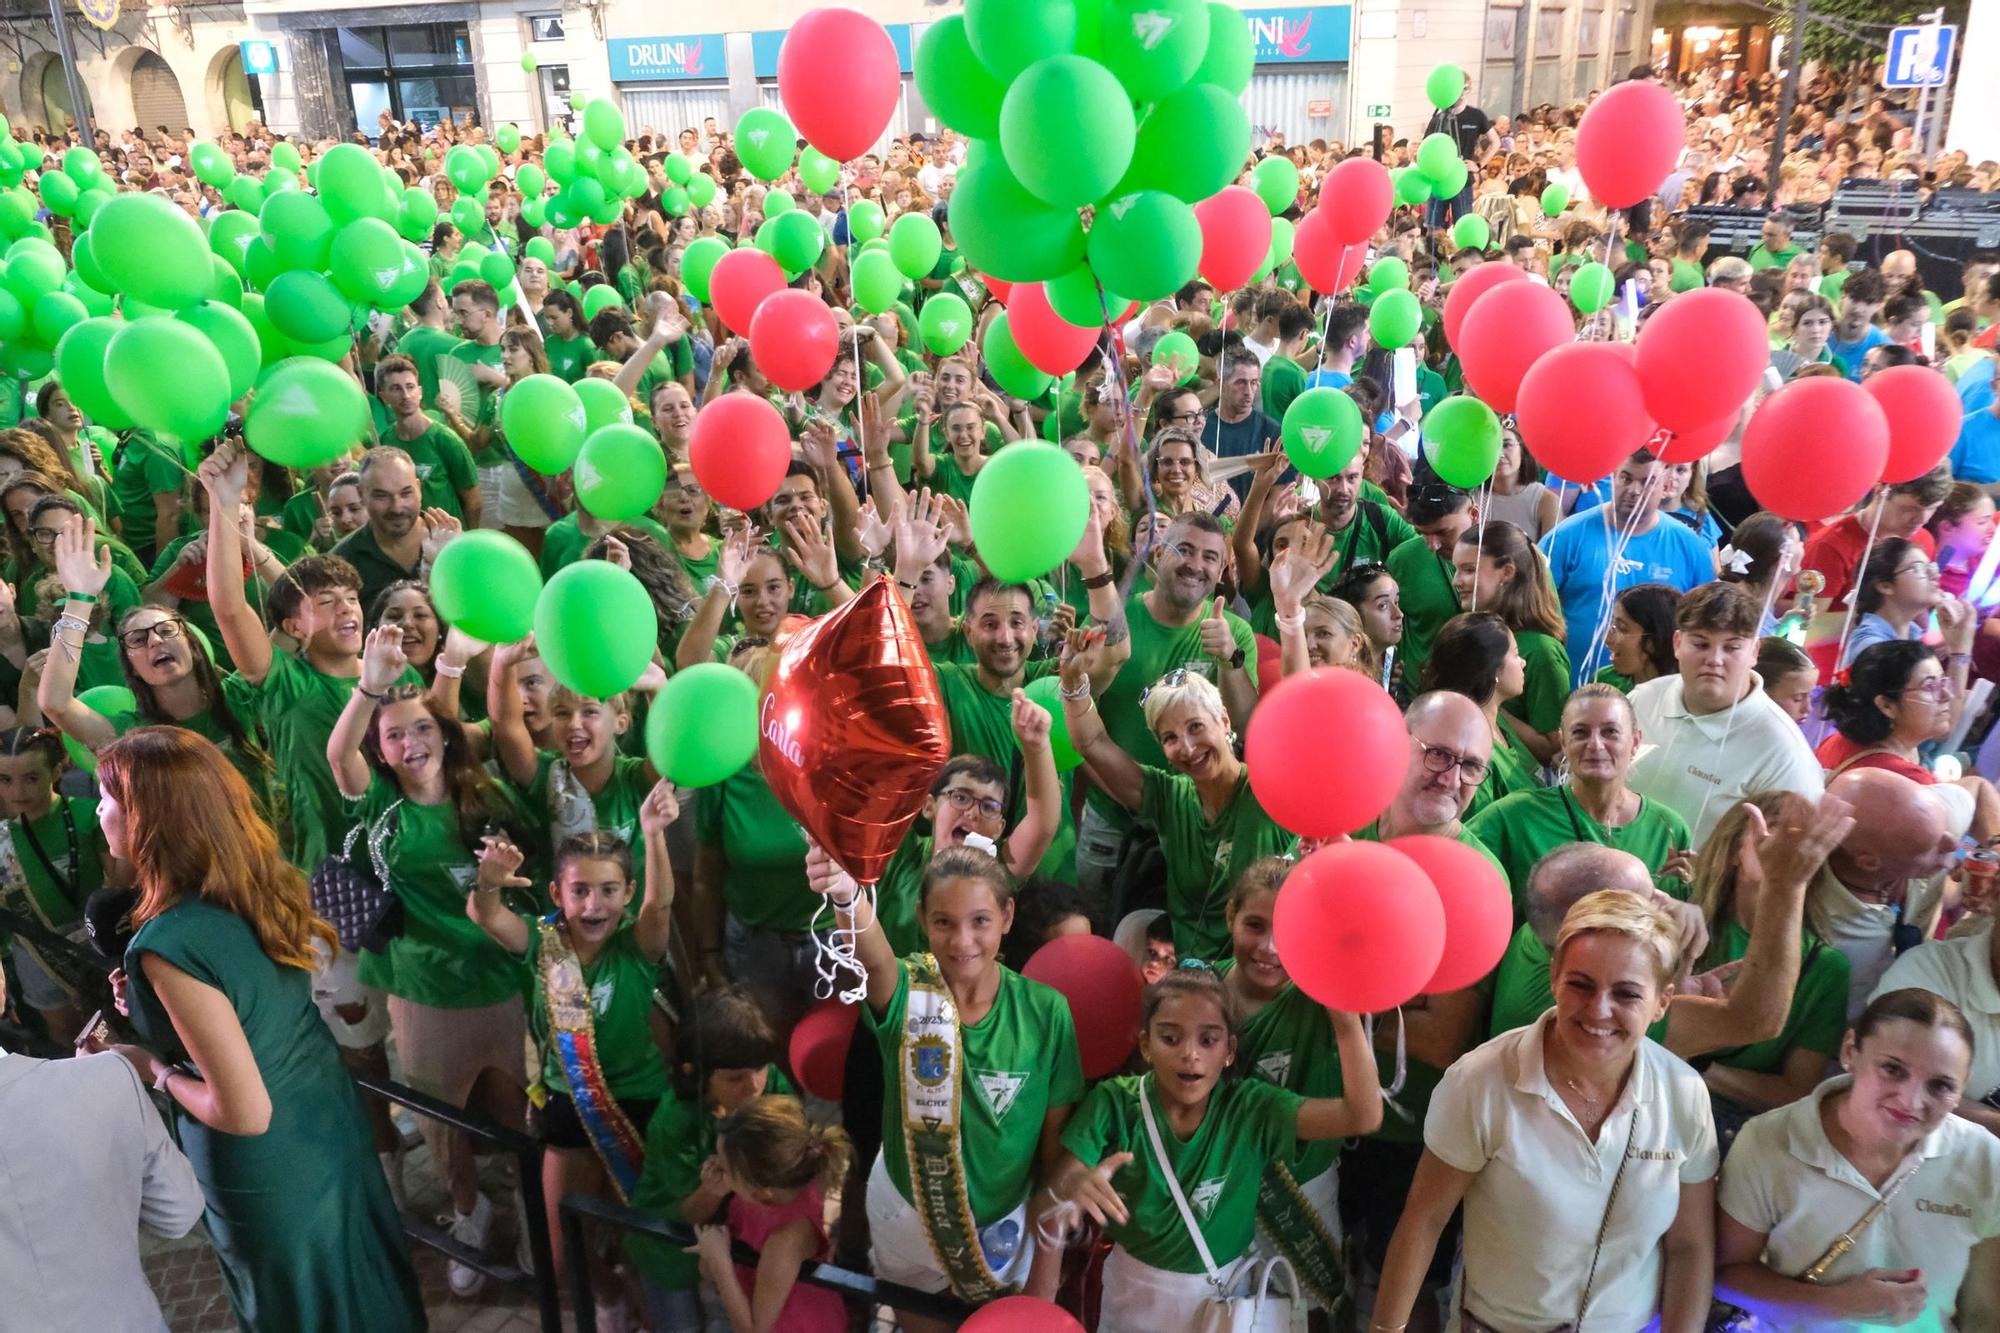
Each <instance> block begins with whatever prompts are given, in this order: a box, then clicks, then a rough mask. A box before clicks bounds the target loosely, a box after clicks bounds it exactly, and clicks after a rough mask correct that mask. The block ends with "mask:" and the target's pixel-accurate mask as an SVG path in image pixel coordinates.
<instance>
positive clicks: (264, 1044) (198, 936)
mask: <svg viewBox="0 0 2000 1333" xmlns="http://www.w3.org/2000/svg"><path fill="white" fill-rule="evenodd" d="M149 953H150V954H155V955H157V956H158V957H160V958H161V959H163V960H164V961H166V962H169V963H172V964H173V965H174V966H175V967H178V968H179V969H181V970H182V971H183V972H186V973H187V974H188V975H189V976H191V977H193V978H194V979H195V980H197V981H200V982H203V983H204V984H206V985H209V986H213V987H215V988H216V989H217V990H220V991H221V992H222V993H223V994H224V995H225V996H227V997H228V999H229V1003H230V1006H231V1007H232V1008H234V1009H235V1011H236V1016H237V1019H238V1021H240V1022H241V1023H242V1025H243V1035H244V1037H245V1038H246V1039H247V1040H248V1042H249V1044H250V1054H251V1055H252V1056H253V1057H254V1058H255V1059H256V1061H257V1069H258V1072H259V1073H260V1074H261V1075H262V1076H263V1080H264V1087H265V1089H266V1090H267V1091H268V1092H269V1093H270V1097H271V1124H270V1128H269V1129H267V1130H266V1131H265V1132H264V1133H262V1134H259V1135H255V1136H252V1137H245V1136H242V1135H236V1134H225V1133H222V1132H220V1131H218V1130H213V1129H210V1128H209V1127H208V1126H206V1125H204V1124H202V1123H201V1122H200V1121H198V1120H196V1119H195V1118H194V1117H193V1116H190V1115H189V1114H187V1112H185V1111H183V1110H181V1109H179V1107H178V1106H176V1107H175V1109H174V1116H173V1118H174V1127H175V1130H176V1136H177V1137H178V1138H179V1140H180V1144H181V1148H182V1150H183V1151H184V1152H186V1153H187V1155H188V1160H189V1161H191V1162H192V1163H193V1164H194V1170H195V1176H196V1178H198V1179H199V1180H200V1181H201V1190H202V1193H203V1195H205V1196H206V1197H207V1199H208V1212H207V1217H206V1220H207V1222H208V1233H209V1237H210V1239H211V1240H213V1241H214V1243H215V1252H216V1257H217V1258H218V1259H219V1260H220V1261H221V1263H222V1275H223V1281H224V1283H225V1285H226V1286H227V1287H228V1290H229V1303H230V1305H231V1306H232V1307H233V1308H234V1309H235V1311H236V1318H237V1321H238V1323H240V1324H241V1325H242V1327H243V1328H245V1329H249V1330H252V1333H267V1331H268V1333H301V1331H303V1330H313V1331H314V1333H336V1331H337V1330H353V1331H354V1333H395V1331H396V1330H400V1329H421V1328H423V1327H425V1323H426V1321H425V1317H424V1309H423V1300H422V1297H421V1296H420V1295H419V1294H418V1290H417V1277H416V1272H415V1270H414V1269H412V1268H411V1266H410V1254H409V1249H408V1247H407V1246H406V1244H405V1243H404V1240H403V1228H402V1223H401V1220H400V1219H399V1218H398V1217H397V1215H396V1206H395V1204H394V1203H393V1202H391V1200H390V1198H389V1185H388V1182H387V1180H385V1179H384V1178H383V1175H382V1169H381V1166H380V1165H379V1164H378V1163H377V1162H376V1160H375V1147H374V1143H373V1141H372V1140H371V1139H370V1137H369V1131H368V1121H367V1118H366V1116H365V1115H364V1113H363V1111H362V1106H361V1094H360V1093H359V1092H358V1091H357V1090H356V1089H355V1086H354V1083H353V1081H352V1080H351V1079H349V1077H348V1074H347V1069H346V1067H345V1066H344V1065H342V1064H341V1062H340V1051H339V1048H338V1047H336V1046H335V1045H334V1043H333V1034H332V1033H330V1032H329V1031H328V1030H327V1027H326V1024H325V1023H323V1022H321V1021H320V1016H319V1011H318V1010H317V1009H315V1008H314V1007H313V1000H312V974H311V973H310V972H308V971H306V970H305V969H303V968H297V967H281V966H279V965H278V964H277V963H274V962H272V961H271V959H270V957H269V956H267V955H266V954H265V953H264V951H263V949H262V948H261V947H260V946H259V945H258V943H257V937H256V935H255V934H253V933H252V932H251V930H250V927H249V926H248V925H247V924H245V922H244V921H243V919H242V918H241V917H238V916H236V915H235V914H234V913H231V912H226V911H224V910H223V909H221V908H219V907H215V906H212V905H210V904H208V903H205V902H201V901H199V900H196V899H184V900H182V901H181V902H179V903H177V904H175V905H174V906H173V907H170V908H168V909H167V910H166V911H165V912H162V913H161V914H160V915H159V916H157V917H154V918H153V919H152V920H151V921H148V922H147V923H146V924H145V925H143V926H141V927H140V928H139V933H138V934H137V935H136V936H134V937H133V940H132V944H131V947H130V948H129V949H128V950H127V951H126V955H125V958H126V962H125V970H126V974H127V976H129V977H130V979H131V1009H132V1024H133V1026H134V1027H135V1028H137V1029H138V1031H139V1035H140V1037H141V1039H142V1040H144V1041H145V1042H146V1043H147V1045H149V1046H150V1047H152V1048H153V1049H154V1050H156V1051H158V1052H159V1053H160V1054H161V1055H162V1056H163V1057H166V1058H184V1052H183V1049H182V1047H181V1044H180V1039H179V1036H178V1034H176V1032H175V1031H174V1026H173V1023H172V1021H171V1020H170V1019H169V1018H168V1017H167V1011H166V1009H165V1007H164V1006H163V1005H162V1004H161V1003H160V999H159V996H158V995H157V994H156V993H155V992H154V990H153V988H152V987H151V986H150V985H149V984H148V983H147V980H146V973H145V970H144V969H143V968H142V967H141V965H140V956H141V955H143V954H149Z"/></svg>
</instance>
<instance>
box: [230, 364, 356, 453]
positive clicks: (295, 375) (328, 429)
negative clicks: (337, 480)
mask: <svg viewBox="0 0 2000 1333" xmlns="http://www.w3.org/2000/svg"><path fill="white" fill-rule="evenodd" d="M367 437H368V399H367V397H366V395H364V394H363V393H362V392H361V386H360V385H359V384H357V383H355V380H354V377H353V376H352V375H350V374H348V373H347V372H346V371H344V370H342V369H341V368H340V367H339V366H336V365H334V364H333V363H332V362H330V361H322V360H320V359H319V358H318V357H313V356H294V357H288V358H287V359H285V360H283V361H280V362H278V363H277V364H276V365H274V366H272V367H271V368H270V369H269V370H267V371H265V372H264V375H263V378H262V379H260V380H259V381H258V382H257V393H256V396H255V397H253V398H251V400H250V410H249V411H248V412H246V413H244V414H243V438H244V439H245V440H246V441H248V442H249V445H250V447H251V448H252V449H254V450H256V451H257V452H258V453H259V454H260V455H262V456H263V457H265V458H268V459H270V460H271V461H272V462H274V463H277V464H279V465H281V466H283V467H291V468H312V467H318V466H319V465H320V464H322V463H331V462H332V461H333V460H334V459H336V458H340V457H342V456H343V455H345V454H346V453H347V452H348V450H350V449H352V448H353V447H354V446H355V445H356V444H358V443H360V442H361V441H363V440H365V439H366V438H367Z"/></svg>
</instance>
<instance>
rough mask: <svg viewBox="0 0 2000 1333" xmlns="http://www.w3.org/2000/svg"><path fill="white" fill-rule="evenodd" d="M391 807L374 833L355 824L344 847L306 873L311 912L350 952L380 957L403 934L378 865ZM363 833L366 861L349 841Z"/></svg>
mask: <svg viewBox="0 0 2000 1333" xmlns="http://www.w3.org/2000/svg"><path fill="white" fill-rule="evenodd" d="M402 804H403V803H402V802H401V801H397V802H396V804H395V805H392V806H390V807H389V808H388V809H387V810H385V811H383V812H382V817H381V818H380V819H378V820H376V821H375V827H373V828H372V829H370V828H368V827H367V825H366V824H356V825H355V826H354V827H353V828H352V829H351V830H349V832H348V834H347V841H346V842H345V843H343V844H342V845H341V849H340V850H339V851H337V852H331V853H329V854H328V855H327V858H326V859H325V860H324V861H321V862H320V863H319V868H318V869H317V870H315V871H313V873H312V905H313V911H315V912H317V913H319V914H320V915H321V916H323V917H325V918H326V919H327V920H328V921H329V922H331V923H332V925H333V928H334V931H335V932H336V933H338V934H339V936H340V947H341V948H343V949H346V950H349V951H350V952H352V951H355V950H360V949H368V950H371V951H373V952H375V953H380V952H382V951H383V950H384V949H386V948H387V947H388V945H389V941H390V940H392V939H395V938H396V936H398V935H400V934H402V933H403V900H402V899H401V898H398V897H397V896H396V893H395V891H394V890H393V889H391V888H390V887H389V868H388V866H387V865H385V864H384V863H383V860H382V846H383V844H384V843H385V842H387V841H388V839H389V836H390V835H391V833H393V832H394V821H395V816H396V810H397V809H398V807H400V806H401V805H402ZM364 829H367V832H368V859H367V860H366V861H362V860H360V859H357V858H356V857H355V855H354V842H355V839H357V838H359V837H360V836H361V833H362V831H363V830H364Z"/></svg>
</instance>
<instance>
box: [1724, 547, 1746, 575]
mask: <svg viewBox="0 0 2000 1333" xmlns="http://www.w3.org/2000/svg"><path fill="white" fill-rule="evenodd" d="M1715 561H1716V564H1717V565H1718V566H1719V567H1721V568H1723V569H1726V570H1728V571H1729V572H1730V573H1732V574H1748V573H1749V572H1750V553H1749V552H1748V551H1739V550H1737V549H1736V548H1735V547H1734V546H1729V545H1726V544H1725V545H1724V546H1723V548H1722V549H1721V550H1720V551H1717V552H1716V553H1715Z"/></svg>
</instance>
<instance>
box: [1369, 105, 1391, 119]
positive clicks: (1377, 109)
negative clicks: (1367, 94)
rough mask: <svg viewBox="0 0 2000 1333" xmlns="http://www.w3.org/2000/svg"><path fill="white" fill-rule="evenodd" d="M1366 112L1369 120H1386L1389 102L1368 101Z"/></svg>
mask: <svg viewBox="0 0 2000 1333" xmlns="http://www.w3.org/2000/svg"><path fill="white" fill-rule="evenodd" d="M1366 114H1367V116H1368V118H1369V119H1370V120H1387V119H1388V118H1389V104H1388V103H1387V102H1370V103H1369V104H1368V110H1367V113H1366Z"/></svg>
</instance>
